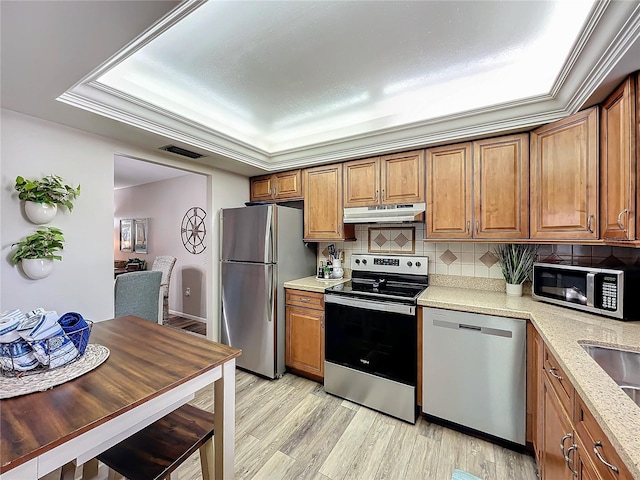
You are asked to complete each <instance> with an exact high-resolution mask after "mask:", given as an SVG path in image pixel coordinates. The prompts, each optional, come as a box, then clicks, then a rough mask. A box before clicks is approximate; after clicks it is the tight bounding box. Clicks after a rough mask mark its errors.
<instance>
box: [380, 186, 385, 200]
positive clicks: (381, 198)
mask: <svg viewBox="0 0 640 480" xmlns="http://www.w3.org/2000/svg"><path fill="white" fill-rule="evenodd" d="M380 200H384V188H383V189H382V197H380Z"/></svg>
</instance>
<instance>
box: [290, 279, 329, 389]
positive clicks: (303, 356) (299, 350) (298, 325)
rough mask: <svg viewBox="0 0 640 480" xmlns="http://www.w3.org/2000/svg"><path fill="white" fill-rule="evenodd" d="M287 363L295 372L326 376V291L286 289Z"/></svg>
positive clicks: (321, 377) (318, 378) (315, 378)
mask: <svg viewBox="0 0 640 480" xmlns="http://www.w3.org/2000/svg"><path fill="white" fill-rule="evenodd" d="M285 302H286V308H285V310H286V348H285V365H286V366H287V367H289V368H290V369H292V370H293V371H294V372H295V373H297V374H299V375H302V376H305V377H307V378H311V379H313V380H316V381H320V382H322V381H323V379H324V294H322V293H315V292H305V291H301V290H289V289H287V290H286V300H285Z"/></svg>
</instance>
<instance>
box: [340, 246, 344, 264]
mask: <svg viewBox="0 0 640 480" xmlns="http://www.w3.org/2000/svg"><path fill="white" fill-rule="evenodd" d="M340 263H342V264H343V265H344V250H341V251H340Z"/></svg>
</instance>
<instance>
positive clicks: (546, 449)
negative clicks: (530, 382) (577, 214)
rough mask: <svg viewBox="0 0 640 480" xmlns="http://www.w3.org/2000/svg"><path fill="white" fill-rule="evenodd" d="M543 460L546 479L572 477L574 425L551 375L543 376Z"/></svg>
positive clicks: (553, 479) (567, 478)
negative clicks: (555, 388) (553, 384)
mask: <svg viewBox="0 0 640 480" xmlns="http://www.w3.org/2000/svg"><path fill="white" fill-rule="evenodd" d="M542 377H543V378H542V412H541V414H542V422H541V425H542V431H541V435H542V438H541V444H542V448H541V452H540V454H541V464H540V465H539V467H540V471H541V474H542V478H543V479H548V480H571V479H572V478H573V473H572V472H571V469H570V467H571V463H572V462H573V460H572V459H573V458H575V453H573V452H572V451H569V449H570V448H572V449H573V450H575V447H573V425H572V424H571V420H570V419H569V416H568V412H565V410H564V408H563V407H562V404H561V402H560V400H559V399H558V397H557V395H556V393H555V390H554V389H553V387H552V386H551V382H550V381H549V378H548V376H547V375H543V376H542Z"/></svg>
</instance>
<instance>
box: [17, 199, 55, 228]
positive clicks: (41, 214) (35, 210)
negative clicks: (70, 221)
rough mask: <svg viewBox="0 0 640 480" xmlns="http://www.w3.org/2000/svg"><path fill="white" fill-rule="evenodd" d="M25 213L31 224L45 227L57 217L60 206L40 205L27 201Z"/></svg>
mask: <svg viewBox="0 0 640 480" xmlns="http://www.w3.org/2000/svg"><path fill="white" fill-rule="evenodd" d="M24 212H25V213H26V215H27V218H28V219H29V220H30V221H31V223H35V224H36V225H45V224H47V223H49V222H51V221H52V220H53V219H54V218H55V217H56V214H57V213H58V206H57V205H55V204H53V205H52V204H50V203H38V202H32V201H30V200H27V201H25V202H24Z"/></svg>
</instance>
